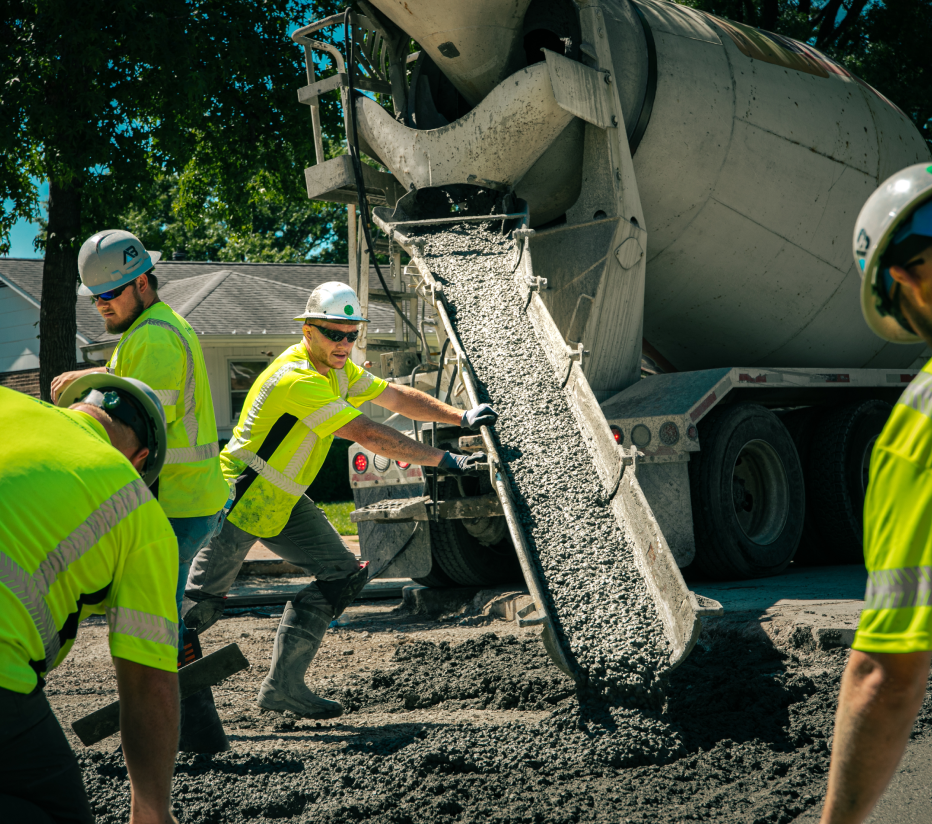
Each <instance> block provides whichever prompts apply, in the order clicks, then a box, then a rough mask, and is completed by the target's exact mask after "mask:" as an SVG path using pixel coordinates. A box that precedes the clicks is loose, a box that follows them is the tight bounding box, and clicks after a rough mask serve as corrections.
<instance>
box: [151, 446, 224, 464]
mask: <svg viewBox="0 0 932 824" xmlns="http://www.w3.org/2000/svg"><path fill="white" fill-rule="evenodd" d="M219 454H220V444H218V443H217V442H216V441H214V442H213V443H205V444H201V445H200V446H179V447H176V448H175V449H167V450H165V463H166V465H167V464H182V463H194V462H195V461H206V460H207V459H208V458H216V457H217V456H218V455H219Z"/></svg>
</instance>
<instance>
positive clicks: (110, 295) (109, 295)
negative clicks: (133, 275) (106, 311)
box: [91, 281, 133, 306]
mask: <svg viewBox="0 0 932 824" xmlns="http://www.w3.org/2000/svg"><path fill="white" fill-rule="evenodd" d="M132 283H133V281H130V282H129V283H124V284H123V285H122V286H118V287H117V288H116V289H111V290H110V291H109V292H101V293H100V294H99V295H91V303H93V304H94V305H95V306H96V305H97V301H99V300H104V301H106V300H113V299H114V298H118V297H119V296H120V295H122V294H123V290H124V289H126V288H127V287H128V286H129V285H130V284H132Z"/></svg>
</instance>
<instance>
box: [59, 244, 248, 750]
mask: <svg viewBox="0 0 932 824" xmlns="http://www.w3.org/2000/svg"><path fill="white" fill-rule="evenodd" d="M160 258H161V254H160V253H159V252H149V251H147V250H146V248H145V246H144V245H143V243H142V241H140V240H139V238H137V237H136V236H135V235H133V234H131V233H130V232H124V231H121V230H106V231H102V232H97V233H96V234H95V235H93V236H91V237H90V238H88V239H87V240H86V241H85V242H84V244H83V245H82V246H81V251H80V252H79V254H78V273H79V274H80V276H81V286H80V287H79V289H78V295H79V297H78V299H79V300H82V299H87V298H90V299H91V301H93V303H94V306H95V307H96V309H97V311H98V312H99V313H100V315H101V317H102V318H103V320H104V322H105V324H106V329H107V331H108V332H110V333H111V334H115V333H120V335H121V336H120V340H119V342H118V343H117V345H116V348H115V349H114V350H113V354H112V355H111V356H110V360H109V361H108V363H107V365H106V366H101V367H93V368H91V369H85V370H79V371H76V372H66V373H64V374H62V375H59V376H58V377H56V378H55V379H54V380H53V381H52V398H53V399H55V398H57V397H58V396H59V395H60V394H61V392H63V391H64V390H65V389H66V388H67V387H68V385H69V384H70V383H71V381H73V380H74V379H75V378H78V377H80V376H81V375H86V374H92V373H95V372H107V373H110V374H112V375H121V376H123V377H131V378H137V379H138V380H141V381H143V382H144V383H146V384H148V385H149V386H151V387H152V388H153V389H154V390H155V393H156V395H158V397H159V399H160V400H161V401H162V404H163V406H164V408H165V417H166V419H167V421H168V455H167V457H166V460H165V469H164V470H163V471H162V474H161V475H160V477H159V480H158V482H157V487H155V488H153V490H152V491H153V493H154V494H155V497H156V498H157V499H158V501H159V503H160V504H161V505H162V509H164V510H165V514H166V515H167V516H168V519H169V522H170V523H171V525H172V528H173V529H174V530H175V535H176V536H177V538H178V554H179V557H178V580H177V581H176V590H175V597H176V601H177V604H178V609H179V611H180V609H181V601H182V598H183V597H184V586H185V582H186V581H187V579H188V569H189V567H190V565H191V561H192V559H193V558H194V556H195V555H196V554H197V552H198V550H200V549H201V548H202V547H204V546H206V545H207V542H208V541H209V540H210V538H211V536H212V535H213V534H214V533H215V532H216V531H217V530H218V529H219V527H220V522H221V520H222V517H223V512H222V510H223V507H224V504H225V503H226V502H227V501H228V499H229V498H230V494H231V490H230V485H229V484H228V483H227V481H226V480H225V479H224V477H223V472H222V470H221V467H220V457H219V456H220V447H219V444H218V442H217V421H216V418H215V416H214V406H213V399H212V398H211V394H210V385H209V383H208V378H207V366H206V364H205V362H204V353H203V351H202V350H201V344H200V341H199V340H198V339H197V335H196V334H195V333H194V330H193V329H192V328H191V326H190V325H189V324H188V322H187V321H186V320H185V319H184V318H182V317H181V316H180V315H179V314H178V313H177V312H175V311H174V310H173V309H172V308H171V307H170V306H169V305H168V304H166V303H165V302H164V301H162V300H160V298H159V294H158V278H157V277H156V275H155V272H154V268H155V264H156V263H158V261H159V260H160ZM179 629H180V630H181V633H182V634H181V637H180V638H179V660H178V665H179V666H183V665H184V664H187V663H191V661H193V660H196V659H197V658H199V657H200V645H199V644H198V642H197V639H196V638H195V637H193V636H192V635H191V634H189V636H188V637H187V638H185V637H184V625H183V624H181V622H180V621H179ZM194 717H196V718H197V719H198V721H197V724H196V725H195V726H192V721H191V719H192V718H194ZM182 718H183V724H182V731H181V750H182V751H184V752H219V751H221V750H225V749H228V748H229V744H228V743H227V740H226V736H225V734H224V732H223V726H222V724H221V723H220V719H219V716H218V715H217V710H216V706H215V704H214V700H213V693H212V691H211V690H210V689H206V690H202V691H201V692H198V693H196V694H195V695H192V696H189V697H188V698H186V699H185V700H184V702H183V705H182Z"/></svg>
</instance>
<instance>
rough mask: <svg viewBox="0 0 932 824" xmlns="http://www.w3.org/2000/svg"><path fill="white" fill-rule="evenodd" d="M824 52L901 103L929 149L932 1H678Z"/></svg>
mask: <svg viewBox="0 0 932 824" xmlns="http://www.w3.org/2000/svg"><path fill="white" fill-rule="evenodd" d="M676 2H678V3H680V4H681V5H684V6H691V7H692V8H695V9H700V10H701V11H706V12H710V13H711V14H717V15H719V16H720V17H726V18H728V19H730V20H735V21H737V22H739V23H745V24H747V25H749V26H755V27H757V28H761V29H764V30H767V31H772V32H775V33H776V34H782V35H785V36H786V37H792V38H793V39H794V40H799V41H800V42H803V43H808V44H810V45H813V46H815V47H816V48H818V49H820V50H821V51H823V52H824V53H825V54H827V55H828V56H829V57H831V58H832V59H833V60H835V61H837V62H838V63H840V64H841V65H843V66H844V67H845V68H846V69H848V70H849V71H851V72H852V73H853V74H856V75H857V76H858V77H860V78H861V79H862V80H865V81H866V82H867V83H869V84H870V85H871V86H873V87H874V88H876V89H877V90H878V91H880V92H882V93H883V94H884V95H885V96H886V97H888V98H889V99H890V100H892V101H893V102H894V103H896V104H897V105H898V106H899V107H900V108H901V109H902V110H903V111H904V112H905V113H906V114H907V115H908V116H909V117H910V118H911V119H912V120H913V122H914V123H915V124H916V126H917V128H918V129H919V131H920V132H922V135H923V137H924V138H925V139H926V141H927V142H928V143H929V144H930V146H932V70H930V66H932V63H930V61H929V59H928V50H929V46H930V44H932V0H882V2H869V0H676Z"/></svg>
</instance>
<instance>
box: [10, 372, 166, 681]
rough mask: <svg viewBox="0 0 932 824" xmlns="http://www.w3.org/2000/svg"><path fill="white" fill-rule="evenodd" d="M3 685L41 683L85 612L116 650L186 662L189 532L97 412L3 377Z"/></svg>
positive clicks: (148, 661)
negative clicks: (179, 592)
mask: <svg viewBox="0 0 932 824" xmlns="http://www.w3.org/2000/svg"><path fill="white" fill-rule="evenodd" d="M0 431H2V432H3V438H2V439H0V687H4V688H5V689H8V690H13V691H14V692H21V693H29V692H32V691H33V690H34V689H35V688H36V686H37V684H40V683H42V682H41V681H40V679H42V678H43V676H44V675H45V673H47V672H48V671H49V670H51V669H52V668H54V667H56V666H58V664H59V663H61V661H62V660H63V659H64V658H65V656H66V655H67V654H68V651H69V650H70V649H71V646H72V644H73V643H74V639H75V636H76V635H77V631H78V624H79V623H80V622H81V621H82V620H83V619H84V618H86V617H87V616H88V615H93V614H97V615H101V614H103V615H106V617H107V623H108V624H109V627H110V653H111V655H113V656H115V657H117V658H125V659H126V660H127V661H134V662H135V663H137V664H143V665H145V666H148V667H153V668H155V669H160V670H166V671H168V672H174V671H176V670H177V666H178V662H177V646H178V607H177V605H176V603H175V587H176V585H177V582H178V541H177V539H176V538H175V534H174V532H172V528H171V525H170V524H169V522H168V518H166V517H165V513H164V512H163V511H162V508H161V507H160V506H159V504H158V501H156V500H155V498H153V497H152V493H151V492H150V491H149V490H148V488H147V487H146V485H145V483H144V482H143V480H142V478H140V477H139V473H138V472H136V470H135V469H134V468H133V466H132V464H130V462H129V461H128V460H126V458H124V457H123V455H121V454H120V453H119V452H117V450H116V449H114V448H113V447H112V446H111V445H110V440H109V438H108V437H107V433H106V431H105V430H104V428H103V427H102V426H101V425H100V424H99V423H98V422H97V421H96V420H94V419H93V418H92V417H90V415H86V414H84V413H83V412H76V411H72V410H69V409H58V408H57V407H54V406H50V405H49V404H47V403H43V402H41V401H37V400H35V399H33V398H30V397H28V396H26V395H22V394H20V393H19V392H14V391H13V390H11V389H4V388H0Z"/></svg>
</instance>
